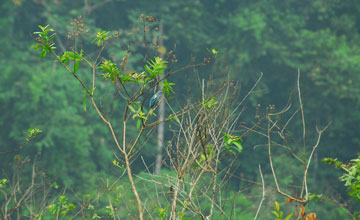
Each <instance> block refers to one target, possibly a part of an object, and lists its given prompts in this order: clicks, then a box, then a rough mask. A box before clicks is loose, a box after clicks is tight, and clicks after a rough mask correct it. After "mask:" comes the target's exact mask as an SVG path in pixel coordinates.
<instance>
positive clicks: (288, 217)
mask: <svg viewBox="0 0 360 220" xmlns="http://www.w3.org/2000/svg"><path fill="white" fill-rule="evenodd" d="M293 215H294V214H293V213H290V214H289V215H288V216H286V218H285V220H289V219H290V218H291V217H292V216H293Z"/></svg>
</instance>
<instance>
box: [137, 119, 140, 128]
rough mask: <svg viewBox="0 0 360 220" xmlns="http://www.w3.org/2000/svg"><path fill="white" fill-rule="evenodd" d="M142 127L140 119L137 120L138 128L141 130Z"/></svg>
mask: <svg viewBox="0 0 360 220" xmlns="http://www.w3.org/2000/svg"><path fill="white" fill-rule="evenodd" d="M140 125H141V120H140V119H138V120H137V123H136V128H137V129H139V128H140Z"/></svg>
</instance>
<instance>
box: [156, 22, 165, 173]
mask: <svg viewBox="0 0 360 220" xmlns="http://www.w3.org/2000/svg"><path fill="white" fill-rule="evenodd" d="M163 28H164V27H163V24H162V23H160V25H159V32H160V39H159V46H160V47H161V48H163V47H164V41H163V38H162V35H163ZM160 51H161V52H162V50H160ZM160 57H161V58H163V57H164V54H162V53H160ZM163 75H164V73H163ZM162 79H163V77H162V76H160V78H159V81H162ZM159 89H162V86H161V85H159ZM164 95H165V94H164ZM164 118H165V102H164V101H162V102H160V103H159V121H163V120H164ZM164 132H165V130H164V123H160V124H159V126H158V134H157V142H158V143H157V149H156V150H157V154H156V162H155V174H160V169H161V160H162V149H163V146H164Z"/></svg>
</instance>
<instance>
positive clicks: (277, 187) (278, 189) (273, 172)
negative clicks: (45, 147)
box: [267, 113, 280, 192]
mask: <svg viewBox="0 0 360 220" xmlns="http://www.w3.org/2000/svg"><path fill="white" fill-rule="evenodd" d="M267 117H268V127H267V138H268V149H269V161H270V167H271V172H272V174H273V177H274V181H275V185H276V189H277V191H278V192H280V188H279V184H278V182H277V178H276V174H275V170H274V167H273V163H272V158H271V141H270V140H271V139H270V134H271V127H270V113H268V116H267Z"/></svg>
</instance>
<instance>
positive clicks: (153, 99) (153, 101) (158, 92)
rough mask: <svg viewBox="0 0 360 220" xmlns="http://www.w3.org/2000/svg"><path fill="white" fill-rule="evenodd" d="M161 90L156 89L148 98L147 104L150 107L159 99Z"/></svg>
mask: <svg viewBox="0 0 360 220" xmlns="http://www.w3.org/2000/svg"><path fill="white" fill-rule="evenodd" d="M162 94H163V92H162V91H161V90H159V91H157V92H156V93H155V95H153V97H151V99H150V103H149V106H150V108H152V107H154V106H155V105H156V104H157V103H158V102H159V101H160V98H161V96H162Z"/></svg>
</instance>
